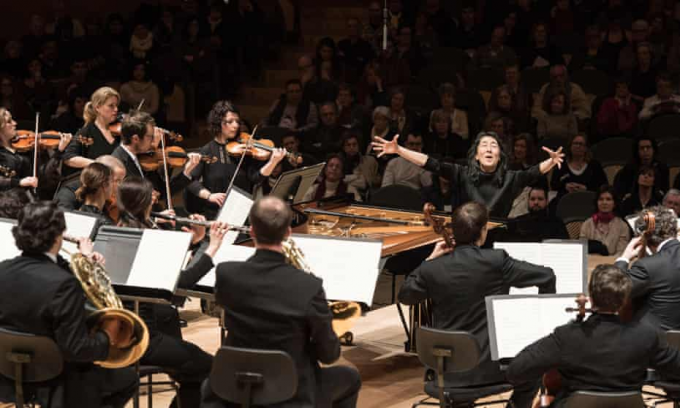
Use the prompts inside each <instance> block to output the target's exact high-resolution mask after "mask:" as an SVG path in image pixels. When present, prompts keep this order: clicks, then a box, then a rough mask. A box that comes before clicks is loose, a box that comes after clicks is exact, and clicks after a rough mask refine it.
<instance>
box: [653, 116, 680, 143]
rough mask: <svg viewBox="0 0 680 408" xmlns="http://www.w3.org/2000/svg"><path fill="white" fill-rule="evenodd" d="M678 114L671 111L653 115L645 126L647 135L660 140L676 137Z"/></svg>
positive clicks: (679, 117) (679, 124)
mask: <svg viewBox="0 0 680 408" xmlns="http://www.w3.org/2000/svg"><path fill="white" fill-rule="evenodd" d="M678 128H680V114H678V113H672V114H667V115H659V116H655V117H653V118H652V119H651V120H650V121H649V125H648V126H647V135H648V136H650V137H653V138H654V139H656V140H658V141H661V140H667V139H677V138H678V130H677V129H678Z"/></svg>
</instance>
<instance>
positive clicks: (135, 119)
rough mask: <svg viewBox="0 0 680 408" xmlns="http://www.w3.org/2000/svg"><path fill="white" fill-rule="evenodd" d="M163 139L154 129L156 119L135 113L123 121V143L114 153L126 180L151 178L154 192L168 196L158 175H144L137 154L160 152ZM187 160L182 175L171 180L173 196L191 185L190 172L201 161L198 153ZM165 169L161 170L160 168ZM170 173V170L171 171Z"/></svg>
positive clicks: (158, 173) (160, 133)
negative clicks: (121, 166) (133, 177)
mask: <svg viewBox="0 0 680 408" xmlns="http://www.w3.org/2000/svg"><path fill="white" fill-rule="evenodd" d="M162 137H164V136H163V133H162V131H161V130H160V129H159V128H157V127H155V122H154V119H153V117H152V116H151V115H149V114H148V113H145V112H137V111H135V112H133V113H131V114H129V115H127V116H126V117H125V118H124V119H123V123H122V125H121V143H120V145H119V146H118V147H116V149H115V150H114V151H113V153H111V155H112V156H113V157H115V158H117V159H118V160H120V161H121V162H122V163H123V165H124V166H125V171H126V177H132V176H137V177H145V178H149V179H150V180H151V182H152V183H153V184H154V189H155V190H156V193H154V194H156V195H157V196H159V197H165V195H166V193H165V190H166V189H165V184H164V182H163V180H162V179H161V177H160V171H161V170H160V169H159V171H158V172H145V171H144V169H142V165H141V163H140V161H139V158H138V157H137V155H139V154H142V153H148V152H150V151H153V150H156V149H160V145H159V143H160V138H162ZM187 156H188V158H189V159H188V160H187V162H186V164H185V165H184V169H183V171H182V172H181V173H179V174H177V175H176V176H175V177H173V178H172V179H171V180H170V185H169V187H170V191H171V194H174V193H177V192H180V191H181V190H183V189H184V188H185V187H186V186H188V185H189V183H191V172H192V170H193V169H194V168H196V166H197V165H198V163H199V162H200V160H201V156H200V155H199V154H197V153H189V154H188V155H187ZM161 169H162V167H161ZM168 171H169V170H168Z"/></svg>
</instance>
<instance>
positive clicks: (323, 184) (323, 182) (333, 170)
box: [303, 154, 361, 201]
mask: <svg viewBox="0 0 680 408" xmlns="http://www.w3.org/2000/svg"><path fill="white" fill-rule="evenodd" d="M344 163H345V162H344V160H343V158H342V157H341V156H340V155H338V154H333V155H330V156H329V157H328V158H327V159H326V165H325V166H324V168H323V172H322V173H321V177H320V179H319V180H318V181H317V182H316V183H315V184H313V185H312V186H311V187H310V188H309V190H307V192H306V193H305V196H304V198H303V201H310V200H321V199H322V198H328V197H336V196H342V195H350V196H352V198H353V199H354V200H355V201H361V195H360V194H359V191H358V190H357V189H356V187H354V186H353V185H351V184H349V185H348V184H347V183H345V181H344V180H343V179H344V177H345V175H344V171H343V170H344Z"/></svg>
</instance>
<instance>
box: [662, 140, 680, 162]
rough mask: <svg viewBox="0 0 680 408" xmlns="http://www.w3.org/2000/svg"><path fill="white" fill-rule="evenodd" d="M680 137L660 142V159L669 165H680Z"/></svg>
mask: <svg viewBox="0 0 680 408" xmlns="http://www.w3.org/2000/svg"><path fill="white" fill-rule="evenodd" d="M678 152H680V139H673V140H664V141H662V142H661V143H659V154H658V159H659V161H660V162H661V163H663V164H665V165H666V166H668V167H678V166H680V155H679V154H678Z"/></svg>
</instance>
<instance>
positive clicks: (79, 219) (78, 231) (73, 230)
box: [62, 212, 97, 254]
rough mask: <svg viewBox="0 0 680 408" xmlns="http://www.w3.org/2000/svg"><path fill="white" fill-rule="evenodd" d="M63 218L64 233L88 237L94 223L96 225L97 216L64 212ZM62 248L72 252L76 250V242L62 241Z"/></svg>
mask: <svg viewBox="0 0 680 408" xmlns="http://www.w3.org/2000/svg"><path fill="white" fill-rule="evenodd" d="M64 218H65V219H66V231H64V234H66V235H69V236H71V237H73V238H83V237H87V238H89V237H90V236H91V235H92V230H93V229H94V227H95V225H97V218H96V217H92V216H90V215H85V214H78V213H72V212H64ZM62 248H64V249H65V250H67V251H68V252H69V253H72V254H74V253H76V252H78V244H76V243H73V242H66V241H64V243H63V245H62Z"/></svg>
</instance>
